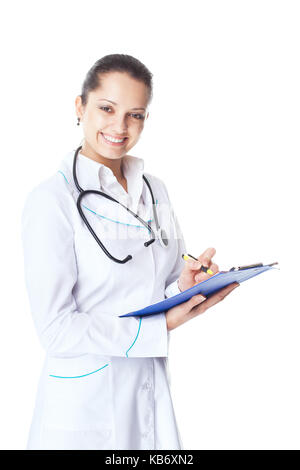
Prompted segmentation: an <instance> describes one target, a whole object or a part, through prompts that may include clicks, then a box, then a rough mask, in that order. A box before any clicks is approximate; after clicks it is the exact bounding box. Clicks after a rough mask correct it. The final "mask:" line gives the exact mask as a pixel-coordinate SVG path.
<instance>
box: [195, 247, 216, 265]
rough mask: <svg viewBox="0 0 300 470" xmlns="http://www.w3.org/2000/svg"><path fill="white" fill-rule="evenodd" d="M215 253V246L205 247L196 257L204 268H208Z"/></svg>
mask: <svg viewBox="0 0 300 470" xmlns="http://www.w3.org/2000/svg"><path fill="white" fill-rule="evenodd" d="M215 254H216V249H215V248H207V249H206V250H205V251H204V252H203V253H202V255H200V256H199V257H198V260H199V261H200V262H201V263H202V265H203V266H205V267H206V268H209V266H210V264H211V259H212V257H213V256H215Z"/></svg>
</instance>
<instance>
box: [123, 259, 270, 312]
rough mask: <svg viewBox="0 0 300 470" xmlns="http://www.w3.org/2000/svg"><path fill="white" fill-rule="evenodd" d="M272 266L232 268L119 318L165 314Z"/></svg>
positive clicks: (267, 269) (256, 274)
mask: <svg viewBox="0 0 300 470" xmlns="http://www.w3.org/2000/svg"><path fill="white" fill-rule="evenodd" d="M273 264H277V263H272V265H273ZM272 265H269V264H268V265H265V266H259V267H249V268H248V269H245V268H239V269H238V270H233V269H234V268H232V270H230V271H220V272H218V273H217V274H215V275H214V276H211V277H210V278H209V279H206V280H205V281H202V282H199V283H198V284H196V285H195V286H193V287H191V288H190V289H187V290H185V291H183V292H181V293H180V294H176V295H174V296H173V297H169V298H168V299H165V300H162V301H161V302H157V303H155V304H152V305H148V307H145V308H142V309H140V310H136V311H134V312H129V313H126V314H124V315H119V317H133V316H144V315H153V314H156V313H162V312H165V311H166V310H168V309H169V308H172V307H175V306H176V305H179V304H182V303H183V302H186V301H187V300H189V299H190V298H191V297H193V295H196V294H203V295H204V296H205V297H209V296H210V295H212V294H214V293H216V292H217V291H218V290H220V289H222V288H223V287H226V286H228V285H229V284H232V283H233V282H239V283H241V282H244V281H247V280H248V279H250V278H251V277H254V276H258V275H259V274H262V273H263V272H265V271H269V269H274V268H273V266H272ZM275 269H276V268H275Z"/></svg>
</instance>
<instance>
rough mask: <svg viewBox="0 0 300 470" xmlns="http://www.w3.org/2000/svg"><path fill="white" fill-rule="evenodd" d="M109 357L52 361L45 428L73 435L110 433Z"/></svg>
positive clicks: (48, 377)
mask: <svg viewBox="0 0 300 470" xmlns="http://www.w3.org/2000/svg"><path fill="white" fill-rule="evenodd" d="M108 359H109V358H108V357H106V356H98V355H91V354H86V355H83V356H79V357H69V358H68V357H67V358H66V357H64V358H62V357H49V358H48V366H47V375H46V378H45V380H46V383H45V406H44V417H43V418H44V425H45V426H46V427H51V428H57V429H58V428H59V429H65V430H74V431H102V432H110V431H111V427H112V413H111V406H110V399H111V396H112V395H111V385H110V364H109V360H108Z"/></svg>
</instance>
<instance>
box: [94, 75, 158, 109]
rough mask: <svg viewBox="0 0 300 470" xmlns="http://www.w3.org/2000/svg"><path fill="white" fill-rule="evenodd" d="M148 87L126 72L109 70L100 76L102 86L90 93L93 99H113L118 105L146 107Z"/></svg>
mask: <svg viewBox="0 0 300 470" xmlns="http://www.w3.org/2000/svg"><path fill="white" fill-rule="evenodd" d="M148 93H149V92H148V87H147V86H146V85H145V83H144V82H142V81H140V80H136V79H135V78H133V77H131V76H130V75H129V74H127V73H124V72H109V73H106V74H102V75H101V76H100V86H99V87H98V88H97V89H96V90H93V91H91V92H90V93H89V95H90V98H91V100H93V101H96V100H99V99H100V98H102V99H107V100H111V101H114V102H116V103H117V105H119V104H120V105H122V106H128V107H134V106H135V107H138V106H144V107H146V105H147V101H148Z"/></svg>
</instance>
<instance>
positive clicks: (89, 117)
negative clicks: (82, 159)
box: [75, 72, 149, 160]
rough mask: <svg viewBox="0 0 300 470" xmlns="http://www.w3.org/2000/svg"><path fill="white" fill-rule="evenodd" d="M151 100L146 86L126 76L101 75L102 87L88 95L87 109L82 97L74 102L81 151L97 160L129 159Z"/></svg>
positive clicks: (147, 113) (120, 74)
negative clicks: (79, 124)
mask: <svg viewBox="0 0 300 470" xmlns="http://www.w3.org/2000/svg"><path fill="white" fill-rule="evenodd" d="M148 98H149V94H148V88H147V86H146V85H145V84H144V83H143V82H141V81H138V80H136V79H134V78H132V77H130V75H128V74H127V73H124V72H109V73H106V74H102V75H101V85H100V87H98V88H97V89H96V90H94V91H90V92H89V94H88V101H87V103H86V105H85V106H83V105H82V100H81V96H77V97H76V100H75V105H76V114H77V116H78V117H80V121H81V123H82V128H83V133H84V145H83V146H82V151H84V153H85V154H87V155H88V156H90V157H91V158H93V159H95V160H99V159H100V160H101V157H102V160H103V159H113V160H116V159H120V158H122V157H123V156H124V155H126V154H127V153H128V152H129V150H130V149H131V148H132V147H133V146H134V145H135V144H136V143H137V141H138V140H139V137H140V135H141V132H142V130H143V128H144V122H145V119H147V118H148V116H149V112H148V111H147V106H148ZM109 139H110V140H109ZM112 140H113V141H112ZM116 140H117V142H116ZM120 140H121V142H120Z"/></svg>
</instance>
